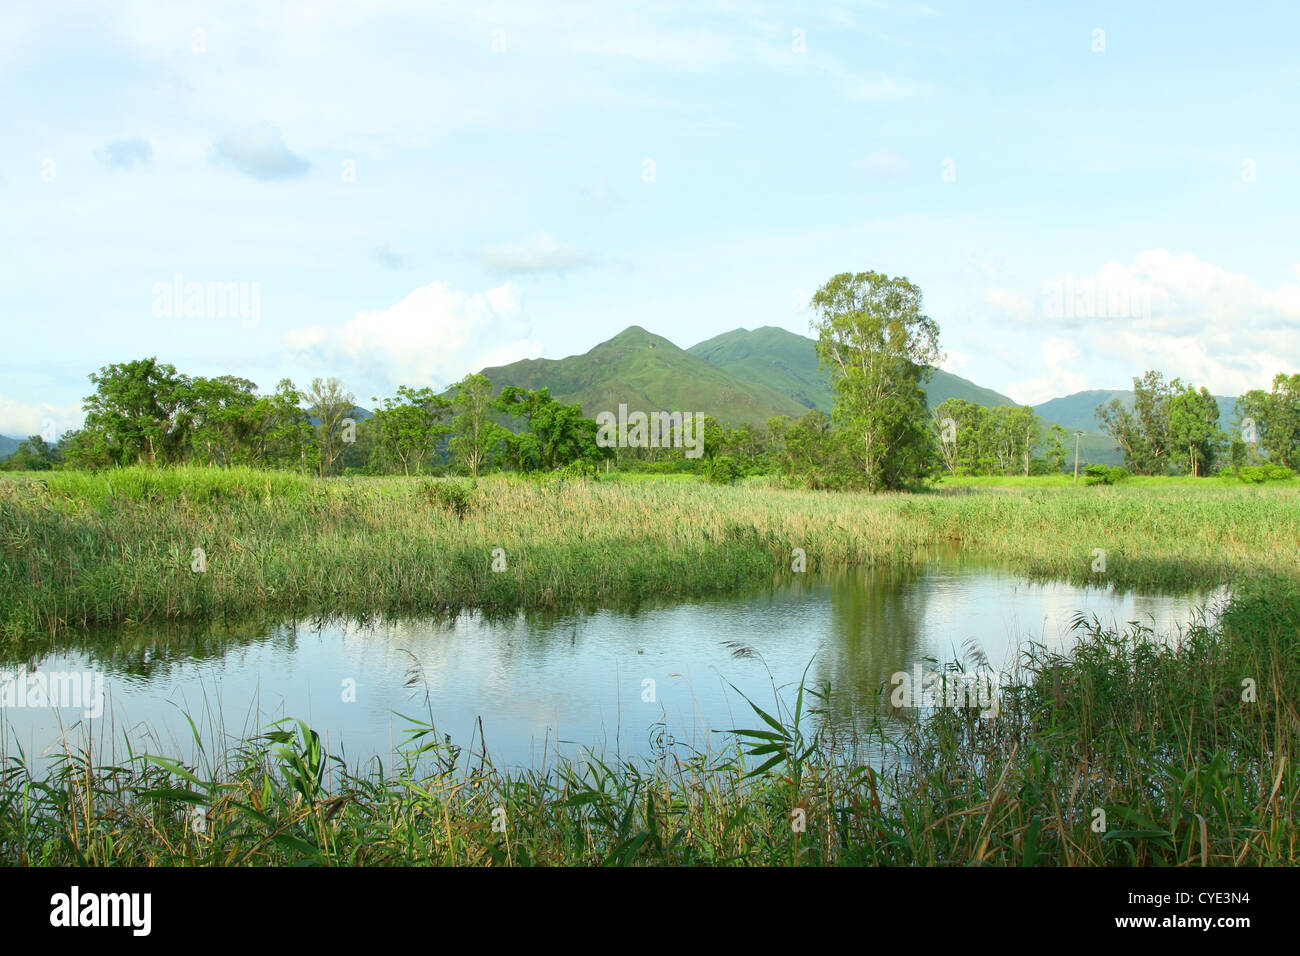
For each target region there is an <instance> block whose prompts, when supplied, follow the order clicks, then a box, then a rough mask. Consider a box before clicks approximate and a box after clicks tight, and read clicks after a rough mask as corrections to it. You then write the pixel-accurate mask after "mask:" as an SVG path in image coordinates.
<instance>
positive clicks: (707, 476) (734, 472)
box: [704, 455, 744, 485]
mask: <svg viewBox="0 0 1300 956" xmlns="http://www.w3.org/2000/svg"><path fill="white" fill-rule="evenodd" d="M743 473H744V472H743V470H742V469H741V467H740V465H739V464H738V463H737V462H736V459H734V458H732V457H731V456H730V455H718V456H717V457H715V458H710V459H709V460H708V462H707V463H706V464H705V465H704V480H705V481H711V482H713V483H714V484H717V485H729V484H732V483H733V482H734V481H735V480H736V479H737V478H739V477H740V476H741V475H742V474H743Z"/></svg>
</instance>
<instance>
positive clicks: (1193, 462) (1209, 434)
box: [1169, 379, 1224, 477]
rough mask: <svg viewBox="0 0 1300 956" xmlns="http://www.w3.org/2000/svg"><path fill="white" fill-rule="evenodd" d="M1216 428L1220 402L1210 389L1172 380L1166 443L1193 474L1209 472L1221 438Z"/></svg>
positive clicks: (1217, 426) (1220, 433) (1217, 427)
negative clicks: (1167, 442) (1176, 451)
mask: <svg viewBox="0 0 1300 956" xmlns="http://www.w3.org/2000/svg"><path fill="white" fill-rule="evenodd" d="M1223 437H1224V436H1223V433H1222V432H1221V431H1220V430H1219V403H1218V402H1216V401H1215V400H1214V396H1213V395H1211V394H1210V392H1209V390H1208V389H1207V388H1205V387H1204V386H1201V388H1200V390H1199V391H1198V390H1197V389H1194V388H1192V386H1190V385H1186V386H1184V385H1182V383H1181V382H1179V381H1178V380H1177V379H1175V380H1174V382H1173V394H1172V395H1170V397H1169V443H1170V445H1171V446H1172V447H1173V448H1175V449H1177V450H1178V456H1179V458H1180V459H1181V460H1182V461H1183V462H1184V463H1185V464H1186V466H1187V470H1188V471H1189V472H1190V473H1191V474H1192V475H1193V476H1194V477H1195V476H1200V475H1208V474H1209V473H1210V469H1211V468H1212V467H1213V465H1214V459H1215V453H1216V451H1217V449H1218V447H1219V446H1220V444H1221V443H1222V441H1223Z"/></svg>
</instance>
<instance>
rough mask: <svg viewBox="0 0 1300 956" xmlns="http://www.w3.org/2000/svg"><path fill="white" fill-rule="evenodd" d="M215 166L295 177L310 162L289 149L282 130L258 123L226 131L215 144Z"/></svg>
mask: <svg viewBox="0 0 1300 956" xmlns="http://www.w3.org/2000/svg"><path fill="white" fill-rule="evenodd" d="M211 158H212V162H213V163H214V164H215V165H218V166H220V165H226V166H233V167H234V168H235V169H237V170H239V171H240V172H241V173H244V174H245V175H248V176H252V177H253V178H254V179H260V180H263V181H270V180H275V179H296V178H298V177H299V176H304V175H306V173H307V170H308V169H310V168H311V163H309V162H307V160H305V159H303V158H302V157H301V156H298V155H296V154H294V153H292V152H290V151H289V149H288V147H286V146H285V145H284V136H283V134H281V132H280V130H278V129H277V128H276V127H274V126H272V125H270V124H269V123H258V124H255V125H253V126H246V127H243V128H241V129H237V130H233V131H232V132H229V133H227V134H226V135H225V136H223V137H222V138H221V139H219V140H217V142H216V144H215V145H214V146H213V147H212V157H211Z"/></svg>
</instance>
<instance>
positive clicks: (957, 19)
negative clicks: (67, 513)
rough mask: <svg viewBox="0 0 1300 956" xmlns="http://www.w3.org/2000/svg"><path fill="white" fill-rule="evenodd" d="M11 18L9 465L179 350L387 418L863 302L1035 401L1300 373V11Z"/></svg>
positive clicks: (706, 7)
mask: <svg viewBox="0 0 1300 956" xmlns="http://www.w3.org/2000/svg"><path fill="white" fill-rule="evenodd" d="M814 7H815V8H814ZM0 13H2V14H3V15H0V90H3V95H2V96H0V143H3V148H0V248H2V249H3V255H0V310H2V311H0V314H2V315H3V337H2V339H0V341H2V342H3V347H2V348H0V434H7V435H16V436H23V435H27V434H34V433H36V432H37V431H38V430H42V429H48V428H49V427H50V425H51V423H52V424H53V426H54V430H55V431H57V432H59V433H61V432H62V431H64V430H65V429H68V428H74V427H77V426H78V425H79V424H80V421H81V418H82V412H81V402H82V399H83V398H84V397H85V396H86V395H88V394H90V392H91V391H92V389H93V386H92V385H91V384H90V382H89V381H88V378H87V376H88V374H89V373H91V372H93V371H95V370H97V369H98V368H100V367H102V366H105V365H109V364H113V363H118V362H126V361H130V360H133V359H136V358H141V357H145V356H151V355H152V356H157V357H158V359H159V360H160V361H163V362H168V363H171V364H172V365H174V366H176V367H177V369H178V370H180V371H181V372H184V373H186V374H190V375H220V374H234V375H240V376H242V377H245V378H248V379H251V380H252V381H254V382H256V383H257V384H258V385H259V387H261V388H262V389H263V390H265V391H269V390H271V389H273V388H274V387H275V385H276V383H277V382H278V381H279V380H280V379H282V378H285V377H288V378H291V379H293V381H294V382H295V383H296V384H297V385H298V386H300V387H303V386H305V385H307V384H308V383H309V382H310V381H311V380H312V379H313V378H315V377H317V376H321V377H329V376H336V377H338V378H340V379H341V380H342V381H343V382H344V384H345V385H346V386H347V387H348V388H349V389H350V390H351V391H353V392H354V394H355V395H356V396H357V399H358V401H359V402H360V403H361V404H363V405H370V404H371V402H372V399H373V398H374V397H378V396H385V395H391V394H393V393H394V392H395V390H396V388H397V386H398V385H402V384H410V385H433V386H436V387H439V388H441V387H445V386H447V385H449V384H451V383H452V382H454V381H457V380H459V379H460V378H462V377H463V376H464V375H465V374H466V373H468V372H471V371H477V370H479V369H481V368H483V367H485V366H488V365H496V364H502V363H505V362H510V361H514V360H516V359H521V358H537V357H547V358H561V357H564V356H566V355H572V354H578V353H582V352H586V351H587V350H589V349H590V348H592V347H593V346H594V345H596V344H597V343H599V342H601V341H603V340H605V339H607V338H610V337H611V336H613V335H615V334H616V333H617V332H619V331H621V330H622V329H624V328H626V327H627V326H629V325H640V326H642V327H644V328H646V329H648V330H650V331H652V332H655V333H657V334H659V335H663V336H665V337H666V338H668V339H670V340H671V341H673V342H675V343H677V344H678V345H680V346H682V347H688V346H690V345H693V344H694V343H696V342H698V341H702V340H704V339H706V338H709V337H711V336H714V335H717V334H719V333H722V332H725V331H728V330H731V329H735V328H747V329H753V328H758V327H761V326H766V325H775V326H781V327H784V328H787V329H790V330H791V331H794V332H798V333H801V334H809V322H810V320H811V318H812V316H811V314H810V312H809V310H808V299H809V298H810V297H811V295H812V294H813V292H814V291H815V290H816V289H817V287H818V286H819V285H821V284H822V283H824V282H825V281H826V280H827V279H829V278H830V277H831V276H833V275H835V274H837V273H840V272H846V271H848V272H861V271H869V270H872V271H877V272H884V273H888V274H890V275H898V276H906V277H907V278H909V279H910V280H911V281H913V282H915V283H916V284H917V285H919V286H920V288H921V289H922V291H923V292H924V295H925V309H926V312H927V313H928V314H929V315H930V316H931V317H932V318H934V320H935V321H936V322H937V323H938V325H939V328H940V341H941V345H942V347H943V348H944V350H945V352H946V358H945V360H944V362H943V363H942V367H944V368H946V369H948V370H949V371H952V372H955V373H956V374H959V375H962V376H964V377H966V378H969V379H971V380H973V381H975V382H977V383H978V384H980V385H983V386H986V387H989V388H994V389H997V390H998V391H1001V392H1003V393H1005V394H1007V395H1009V396H1011V397H1012V398H1014V399H1015V400H1017V401H1020V402H1027V403H1036V402H1041V401H1044V400H1046V399H1048V398H1052V397H1055V396H1060V395H1065V394H1068V393H1071V392H1075V391H1079V390H1082V389H1087V388H1125V387H1129V386H1130V383H1131V380H1132V378H1133V377H1134V376H1136V375H1140V374H1141V373H1142V372H1143V371H1145V370H1146V369H1148V368H1154V369H1159V370H1161V371H1163V372H1164V373H1165V374H1166V376H1168V377H1171V378H1172V377H1174V376H1178V377H1181V378H1182V379H1184V381H1190V382H1193V383H1194V384H1196V385H1205V386H1208V387H1209V388H1210V390H1211V391H1213V392H1214V393H1216V394H1224V395H1235V394H1239V393H1240V392H1241V391H1244V390H1246V389H1250V388H1267V387H1268V386H1269V383H1270V382H1271V380H1272V378H1273V376H1274V375H1275V374H1277V373H1278V372H1283V371H1285V372H1288V373H1290V372H1295V371H1296V370H1297V362H1298V360H1300V243H1298V242H1297V234H1296V223H1297V214H1298V213H1300V132H1298V130H1300V124H1298V123H1297V114H1298V113H1300V106H1298V104H1300V57H1297V56H1296V55H1295V50H1296V49H1297V47H1298V46H1300V43H1298V41H1300V17H1297V16H1296V14H1295V11H1294V8H1293V7H1291V5H1289V4H1287V3H1283V2H1278V3H1272V4H1269V3H1248V2H1247V3H1234V4H1232V5H1230V6H1224V5H1222V4H1210V3H1191V2H1187V3H1142V4H1134V3H1131V2H1123V3H1088V4H1075V3H1064V2H1046V0H1044V2H1005V3H992V2H987V3H969V4H967V3H944V2H938V0H936V2H927V3H913V2H887V0H880V2H864V3H855V4H850V3H844V4H841V3H833V2H832V3H818V4H816V5H809V4H803V3H770V4H769V3H744V4H741V3H730V2H712V0H693V2H687V3H680V4H677V3H672V2H661V3H653V4H651V3H645V4H642V3H614V2H610V0H606V2H600V3H585V2H565V0H548V2H546V3H532V4H524V3H518V4H516V3H491V2H489V3H454V4H430V3H413V2H396V0H366V2H352V3H341V2H334V0H312V2H289V3H263V2H257V3H242V2H231V3H176V2H168V3H160V2H152V0H120V2H116V3H113V4H90V3H62V2H58V0H42V2H39V3H28V2H25V0H0ZM177 292H179V295H178V294H177ZM223 300H224V301H223Z"/></svg>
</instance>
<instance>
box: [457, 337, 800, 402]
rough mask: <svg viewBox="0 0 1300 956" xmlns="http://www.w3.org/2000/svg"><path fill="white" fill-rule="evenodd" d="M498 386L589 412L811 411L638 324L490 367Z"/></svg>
mask: <svg viewBox="0 0 1300 956" xmlns="http://www.w3.org/2000/svg"><path fill="white" fill-rule="evenodd" d="M482 374H484V375H486V376H487V377H488V379H489V380H490V381H491V382H492V384H493V386H495V388H497V389H501V388H504V387H505V386H506V385H515V386H518V387H520V388H532V389H537V388H549V389H550V391H551V397H552V398H555V399H557V400H559V401H562V402H577V403H579V404H581V405H582V411H583V414H585V415H589V416H595V415H596V414H597V413H598V412H603V411H608V412H615V413H617V411H618V406H619V405H620V404H626V405H627V407H628V410H629V411H644V412H649V411H682V412H704V413H705V414H708V415H712V416H713V417H714V418H716V419H718V420H719V421H721V422H726V423H728V424H732V425H739V424H746V423H748V424H751V425H759V424H762V423H764V422H766V421H767V419H769V418H771V417H773V416H774V415H790V416H795V417H797V416H799V415H802V414H803V413H804V412H806V411H807V410H808V409H807V407H806V406H803V405H801V404H800V403H799V402H798V401H797V400H795V399H794V398H793V397H791V396H789V395H787V394H783V393H781V392H780V391H777V390H776V389H774V388H772V387H771V386H769V385H766V384H764V383H761V382H754V381H750V380H746V379H743V378H740V377H738V376H735V375H732V374H729V373H728V371H726V370H724V369H721V368H719V367H717V366H716V365H713V364H711V363H709V362H707V361H705V360H704V359H702V358H700V357H698V356H696V355H692V354H691V353H690V352H687V351H685V350H684V349H681V348H678V347H677V346H676V345H674V344H673V343H672V342H669V341H668V340H667V339H665V338H663V337H662V336H659V335H654V334H652V333H650V332H647V331H646V330H645V329H643V328H641V327H640V326H637V325H633V326H630V327H628V328H626V329H624V330H623V331H622V332H620V333H619V334H618V335H616V336H614V337H613V338H612V339H610V340H609V341H607V342H601V343H600V344H599V345H597V346H596V347H595V348H594V349H592V350H591V351H590V352H587V353H586V354H584V355H570V356H569V357H567V358H562V359H524V360H523V361H520V362H512V363H511V364H509V365H501V366H495V367H493V368H485V369H483V373H482Z"/></svg>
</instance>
